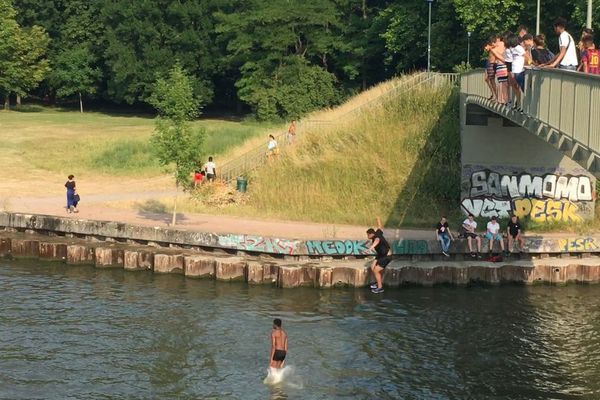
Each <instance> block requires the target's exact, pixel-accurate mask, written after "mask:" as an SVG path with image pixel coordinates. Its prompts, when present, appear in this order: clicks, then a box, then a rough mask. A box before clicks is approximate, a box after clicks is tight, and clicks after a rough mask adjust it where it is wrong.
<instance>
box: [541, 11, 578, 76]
mask: <svg viewBox="0 0 600 400" xmlns="http://www.w3.org/2000/svg"><path fill="white" fill-rule="evenodd" d="M554 31H555V32H556V34H557V35H559V38H558V46H559V48H560V52H559V53H558V54H557V55H556V56H555V57H554V58H553V59H552V61H550V62H548V63H545V64H542V65H540V67H548V68H556V67H558V68H560V69H566V70H568V71H576V70H577V66H578V62H577V50H576V46H575V41H574V40H573V36H571V34H569V32H567V21H566V20H565V19H564V18H558V19H557V20H556V22H554Z"/></svg>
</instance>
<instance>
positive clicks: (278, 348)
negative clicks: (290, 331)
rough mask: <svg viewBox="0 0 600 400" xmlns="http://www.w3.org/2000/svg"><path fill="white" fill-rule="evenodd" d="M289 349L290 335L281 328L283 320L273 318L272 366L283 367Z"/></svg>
mask: <svg viewBox="0 0 600 400" xmlns="http://www.w3.org/2000/svg"><path fill="white" fill-rule="evenodd" d="M287 351H288V335H287V333H286V332H285V331H284V330H283V329H281V320H280V319H279V318H276V319H274V320H273V333H271V368H283V364H284V362H285V356H286V355H287Z"/></svg>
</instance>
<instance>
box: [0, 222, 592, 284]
mask: <svg viewBox="0 0 600 400" xmlns="http://www.w3.org/2000/svg"><path fill="white" fill-rule="evenodd" d="M18 236H25V235H18V234H17V235H12V237H0V257H4V258H22V259H32V258H33V259H40V260H46V261H55V262H56V261H62V262H65V263H67V264H72V265H81V264H89V265H94V266H96V267H97V268H107V267H110V268H124V269H128V270H132V271H140V270H152V271H154V272H156V273H163V274H185V276H186V277H190V278H205V279H217V280H222V281H242V282H247V283H249V284H256V285H257V284H267V285H276V286H278V287H281V288H296V287H313V288H321V289H328V288H335V287H356V288H358V287H365V286H366V285H368V283H369V282H371V281H372V277H371V276H370V268H369V266H370V264H371V261H370V260H342V261H332V262H328V263H315V262H312V261H310V260H306V261H298V262H290V261H287V260H278V261H274V260H265V259H261V258H257V257H254V256H247V257H227V256H222V255H212V254H197V253H196V254H195V252H194V251H193V250H164V249H160V248H156V249H152V248H149V247H146V248H136V247H131V246H129V247H128V246H126V245H123V244H112V245H106V244H102V243H92V242H84V241H80V242H79V243H73V242H74V241H75V240H74V239H70V240H69V241H66V240H65V241H61V240H48V241H44V240H32V239H30V238H24V237H18ZM13 250H14V251H13ZM65 251H66V255H65ZM568 282H582V283H598V282H600V256H595V255H593V254H589V253H587V254H582V257H572V256H571V257H544V258H540V259H536V260H514V259H508V260H506V261H504V262H502V263H497V264H493V263H489V262H482V261H477V260H475V261H470V260H469V261H447V260H446V259H443V260H441V261H412V260H406V261H403V260H394V261H392V263H390V265H389V266H388V268H386V269H385V286H386V287H391V288H394V287H400V286H402V285H407V284H415V285H424V286H431V285H437V284H452V285H470V284H473V283H486V284H503V283H519V284H535V283H549V284H564V283H568Z"/></svg>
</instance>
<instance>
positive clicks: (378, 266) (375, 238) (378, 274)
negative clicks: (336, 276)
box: [366, 217, 392, 294]
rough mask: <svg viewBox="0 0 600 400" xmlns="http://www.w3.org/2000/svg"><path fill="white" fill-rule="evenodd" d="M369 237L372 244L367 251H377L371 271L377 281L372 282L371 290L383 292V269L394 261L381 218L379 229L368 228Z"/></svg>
mask: <svg viewBox="0 0 600 400" xmlns="http://www.w3.org/2000/svg"><path fill="white" fill-rule="evenodd" d="M367 238H369V240H370V241H371V246H370V247H369V249H368V250H367V251H366V253H372V252H373V251H375V254H376V256H375V261H373V264H372V265H371V271H373V275H374V276H375V281H376V283H373V284H371V292H373V293H375V294H379V293H383V271H384V270H385V267H387V266H388V264H389V263H390V262H391V261H392V257H391V247H390V245H389V243H388V241H387V240H386V239H385V237H384V236H383V225H382V224H381V218H379V217H377V230H375V229H373V228H369V229H368V230H367Z"/></svg>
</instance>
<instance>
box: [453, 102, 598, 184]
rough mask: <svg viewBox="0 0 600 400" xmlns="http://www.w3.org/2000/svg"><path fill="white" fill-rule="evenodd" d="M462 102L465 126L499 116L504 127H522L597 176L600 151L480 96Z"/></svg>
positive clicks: (481, 122) (480, 124)
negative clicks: (464, 104)
mask: <svg viewBox="0 0 600 400" xmlns="http://www.w3.org/2000/svg"><path fill="white" fill-rule="evenodd" d="M465 103H466V113H465V120H464V121H463V122H464V124H465V125H472V126H487V125H488V122H489V121H488V120H489V118H501V119H502V125H503V126H504V127H523V128H524V129H526V130H527V131H528V132H529V133H532V134H534V135H536V136H537V137H538V138H540V139H542V140H543V141H545V142H547V143H548V144H550V145H552V146H553V147H554V148H555V149H556V150H557V151H560V152H561V153H562V154H564V155H565V156H567V157H568V158H570V159H571V160H573V161H575V162H576V163H578V164H579V165H580V166H582V167H583V168H585V169H586V170H587V171H589V172H590V173H591V174H593V175H594V176H595V177H596V178H600V154H598V153H596V152H594V151H591V150H590V149H589V148H588V147H586V146H584V145H582V144H581V143H578V142H577V141H576V140H574V139H573V138H572V137H570V136H569V135H567V134H565V133H563V132H561V131H560V130H557V129H555V128H552V127H551V126H549V125H548V124H546V123H544V122H543V121H540V120H538V119H535V118H531V117H529V116H527V115H525V114H522V113H519V112H517V111H514V110H512V109H509V108H508V107H506V106H503V105H500V104H498V103H497V102H495V101H493V100H488V99H485V98H483V97H481V96H467V97H466V99H465Z"/></svg>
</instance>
